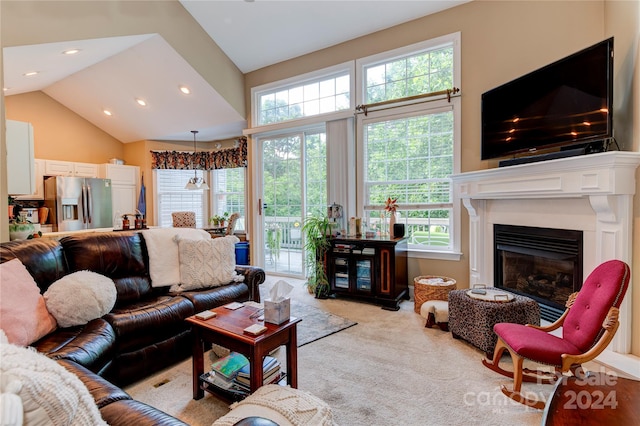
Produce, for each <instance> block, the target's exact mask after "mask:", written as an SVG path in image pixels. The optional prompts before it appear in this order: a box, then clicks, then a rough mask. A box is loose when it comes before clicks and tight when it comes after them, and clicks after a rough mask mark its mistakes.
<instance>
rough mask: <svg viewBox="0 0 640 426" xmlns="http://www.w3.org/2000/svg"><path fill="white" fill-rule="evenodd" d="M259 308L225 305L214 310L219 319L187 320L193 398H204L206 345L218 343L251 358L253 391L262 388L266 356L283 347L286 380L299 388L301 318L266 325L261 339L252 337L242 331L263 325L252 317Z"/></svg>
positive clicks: (251, 387) (193, 318)
mask: <svg viewBox="0 0 640 426" xmlns="http://www.w3.org/2000/svg"><path fill="white" fill-rule="evenodd" d="M257 310H258V308H256V307H253V306H243V307H242V308H239V309H235V310H231V309H227V308H225V307H224V306H221V307H218V308H215V309H211V311H212V312H215V313H216V314H217V316H216V317H215V318H210V319H208V320H201V319H197V318H196V317H195V316H191V317H189V318H187V319H186V321H187V322H189V323H191V324H192V325H193V399H200V398H202V397H203V396H204V389H203V387H202V386H201V381H202V380H201V379H200V376H201V375H202V374H203V373H204V353H205V345H207V344H208V345H210V344H212V343H215V344H217V345H220V346H223V347H225V348H227V349H229V350H232V351H235V352H239V353H241V354H243V355H245V356H246V357H247V358H248V359H249V363H250V367H251V377H250V386H249V388H250V392H251V393H253V392H254V391H255V390H257V389H258V388H259V387H260V386H262V385H263V383H262V381H263V374H262V373H263V370H262V362H263V359H264V357H265V356H266V355H268V354H269V353H270V352H271V351H273V350H274V349H276V348H278V347H280V346H282V345H284V346H285V347H286V351H287V381H288V383H289V385H290V386H291V387H292V388H297V387H298V344H297V343H298V342H297V334H296V333H297V330H296V325H297V324H298V322H300V321H301V319H300V318H295V317H291V318H290V319H289V321H287V322H285V323H283V324H280V325H275V324H269V323H264V325H265V326H266V327H267V331H266V332H264V333H263V334H261V335H259V336H251V335H249V334H246V333H245V332H244V331H243V330H244V329H245V328H246V327H248V326H250V325H252V324H263V323H262V321H258V319H257V318H251V316H252V315H253V314H254V313H256V311H257Z"/></svg>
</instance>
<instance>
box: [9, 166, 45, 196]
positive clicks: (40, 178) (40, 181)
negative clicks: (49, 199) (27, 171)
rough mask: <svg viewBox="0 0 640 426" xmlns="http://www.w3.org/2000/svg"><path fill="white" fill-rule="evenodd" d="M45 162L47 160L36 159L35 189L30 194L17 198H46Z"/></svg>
mask: <svg viewBox="0 0 640 426" xmlns="http://www.w3.org/2000/svg"><path fill="white" fill-rule="evenodd" d="M44 162H45V160H41V159H38V158H36V159H34V160H33V165H34V168H33V170H34V176H35V182H34V183H35V190H34V191H33V193H31V194H28V195H19V196H17V197H15V198H16V200H44Z"/></svg>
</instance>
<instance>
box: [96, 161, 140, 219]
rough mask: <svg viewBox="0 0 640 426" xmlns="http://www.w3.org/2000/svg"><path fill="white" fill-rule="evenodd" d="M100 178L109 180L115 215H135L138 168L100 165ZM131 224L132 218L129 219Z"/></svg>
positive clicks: (120, 165) (138, 177)
mask: <svg viewBox="0 0 640 426" xmlns="http://www.w3.org/2000/svg"><path fill="white" fill-rule="evenodd" d="M100 177H101V178H106V179H111V199H112V201H113V204H112V210H113V214H114V216H115V215H116V214H120V215H123V214H127V213H129V214H135V212H136V208H137V207H138V180H139V179H140V167H138V166H126V165H123V164H101V165H100ZM129 219H130V220H131V223H132V224H133V218H129Z"/></svg>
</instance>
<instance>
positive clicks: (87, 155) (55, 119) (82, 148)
mask: <svg viewBox="0 0 640 426" xmlns="http://www.w3.org/2000/svg"><path fill="white" fill-rule="evenodd" d="M5 103H6V118H7V120H18V121H27V122H29V123H31V124H32V125H33V139H34V153H35V157H36V158H43V159H47V160H64V161H76V162H84V163H107V162H108V161H109V159H110V158H122V156H123V154H124V147H123V144H122V143H121V142H120V141H119V140H117V139H115V138H114V137H112V136H111V135H109V134H108V133H105V132H104V131H102V130H100V129H99V128H98V127H96V126H94V125H93V124H91V123H89V122H88V121H87V120H85V119H84V118H82V117H80V116H79V115H77V114H76V113H75V112H73V111H71V110H70V109H68V108H67V107H65V106H64V105H62V104H60V103H59V102H57V101H56V100H54V99H53V98H51V97H50V96H48V95H47V94H45V93H44V92H39V91H38V92H30V93H25V94H22V95H14V96H7V97H5Z"/></svg>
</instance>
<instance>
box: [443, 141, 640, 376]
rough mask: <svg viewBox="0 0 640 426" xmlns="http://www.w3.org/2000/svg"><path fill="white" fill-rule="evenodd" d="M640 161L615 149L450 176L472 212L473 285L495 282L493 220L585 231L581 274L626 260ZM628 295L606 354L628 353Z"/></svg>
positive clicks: (639, 157) (629, 257) (629, 255)
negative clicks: (613, 261)
mask: <svg viewBox="0 0 640 426" xmlns="http://www.w3.org/2000/svg"><path fill="white" fill-rule="evenodd" d="M639 165H640V153H638V152H628V151H612V152H605V153H599V154H591V155H584V156H579V157H570V158H561V159H556V160H549V161H542V162H537V163H529V164H520V165H515V166H510V167H500V168H495V169H487V170H480V171H474V172H466V173H461V174H457V175H454V176H453V177H452V179H453V184H454V194H455V196H456V197H457V198H459V199H460V200H461V201H462V203H463V205H464V206H465V208H466V209H467V211H468V212H469V267H470V285H471V286H473V285H474V284H481V283H482V284H487V283H491V282H493V225H494V224H505V225H521V226H536V227H545V228H557V229H576V230H581V231H583V238H584V253H583V257H584V259H583V267H584V269H583V276H584V277H587V276H588V275H589V273H590V272H591V271H592V270H593V268H595V267H596V266H597V265H599V264H600V263H602V262H604V261H606V260H609V259H614V258H615V259H620V260H623V261H625V262H627V263H628V264H629V265H631V261H632V225H633V196H634V194H635V191H636V181H635V173H636V169H637V167H638V166H639ZM631 299H632V296H631V285H630V286H629V290H628V291H627V295H626V297H625V299H624V302H623V304H622V306H621V310H620V328H619V329H618V332H617V334H616V337H615V339H614V341H613V342H612V344H611V346H610V348H609V349H610V350H607V351H605V353H609V352H614V353H617V354H628V353H629V352H630V348H631V318H632V315H631V307H632V306H631ZM603 355H605V354H603ZM609 355H611V354H610V353H609ZM635 368H637V364H636V365H635ZM636 374H637V373H636Z"/></svg>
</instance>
